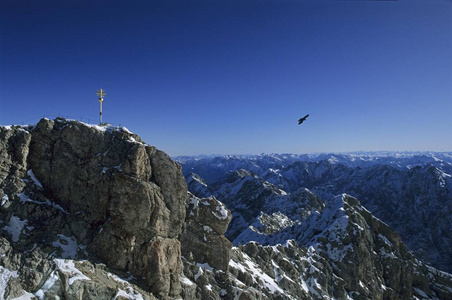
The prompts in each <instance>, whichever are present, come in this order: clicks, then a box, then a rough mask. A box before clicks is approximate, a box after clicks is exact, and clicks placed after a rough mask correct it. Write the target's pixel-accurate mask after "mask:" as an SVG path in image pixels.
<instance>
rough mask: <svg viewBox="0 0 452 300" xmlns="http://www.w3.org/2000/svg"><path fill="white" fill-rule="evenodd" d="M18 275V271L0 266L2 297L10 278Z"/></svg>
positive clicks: (2, 297)
mask: <svg viewBox="0 0 452 300" xmlns="http://www.w3.org/2000/svg"><path fill="white" fill-rule="evenodd" d="M17 277H19V275H18V274H17V271H11V270H9V269H7V268H4V267H2V266H0V299H4V293H5V290H6V286H7V285H8V282H9V280H10V279H11V278H17Z"/></svg>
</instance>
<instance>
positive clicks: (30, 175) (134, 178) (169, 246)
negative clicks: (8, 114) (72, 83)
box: [0, 119, 187, 297]
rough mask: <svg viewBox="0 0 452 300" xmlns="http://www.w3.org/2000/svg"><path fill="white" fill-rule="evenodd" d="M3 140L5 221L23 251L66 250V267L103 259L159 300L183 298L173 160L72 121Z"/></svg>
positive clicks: (183, 193) (179, 187) (0, 177)
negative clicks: (161, 299) (70, 262)
mask: <svg viewBox="0 0 452 300" xmlns="http://www.w3.org/2000/svg"><path fill="white" fill-rule="evenodd" d="M0 137H1V144H0V147H1V159H2V160H1V166H0V188H1V191H2V195H0V196H1V197H2V198H1V199H2V206H1V210H2V215H1V220H2V222H3V224H4V226H3V229H4V230H3V232H4V233H7V234H9V236H10V238H12V242H13V243H15V245H14V246H15V248H16V249H18V250H25V248H26V247H27V246H29V245H35V248H39V249H44V250H43V251H44V253H45V249H46V248H47V249H49V251H50V248H49V247H50V246H52V245H53V246H60V248H61V251H60V254H59V256H60V257H63V258H83V257H86V256H87V255H89V256H91V257H97V259H98V260H100V261H102V262H104V263H105V264H106V265H107V266H108V267H109V268H112V269H116V270H120V271H124V272H130V274H131V275H132V276H134V277H135V278H138V279H139V280H138V281H140V284H141V285H142V286H143V287H145V288H146V289H147V290H149V291H151V292H152V293H153V294H155V295H157V296H159V297H167V296H177V295H179V294H180V293H181V286H180V281H179V277H180V274H181V273H182V261H181V254H180V242H179V240H178V236H179V234H180V233H181V230H182V225H183V223H184V221H185V203H186V201H187V188H186V184H185V180H184V178H183V176H182V173H181V169H180V166H179V165H178V164H176V163H174V162H173V161H172V160H171V159H170V158H169V157H168V155H166V154H165V153H163V152H162V151H159V150H157V149H156V148H154V147H151V146H148V145H146V144H144V143H143V142H142V141H141V140H140V138H139V137H138V136H136V135H134V134H132V133H130V132H128V131H127V130H126V129H124V128H111V127H107V128H106V127H98V126H88V125H86V124H83V123H79V122H75V121H66V120H64V119H56V120H55V121H51V120H47V119H42V120H41V121H40V122H39V123H38V124H37V125H36V126H35V127H28V128H21V127H13V128H1V129H0ZM27 182H28V183H29V184H27ZM30 183H31V184H30ZM19 237H21V238H19ZM21 247H22V248H21ZM71 247H72V248H71ZM48 254H50V253H48ZM57 255H58V254H57ZM141 278H144V282H143V280H141ZM38 287H39V283H38V282H37V286H33V287H31V289H30V290H37V289H38ZM30 290H28V291H30Z"/></svg>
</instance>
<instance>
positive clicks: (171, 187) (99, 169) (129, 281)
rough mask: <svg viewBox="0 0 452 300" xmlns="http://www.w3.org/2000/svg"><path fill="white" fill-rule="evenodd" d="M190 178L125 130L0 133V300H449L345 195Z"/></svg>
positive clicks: (74, 125)
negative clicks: (216, 188) (216, 185)
mask: <svg viewBox="0 0 452 300" xmlns="http://www.w3.org/2000/svg"><path fill="white" fill-rule="evenodd" d="M187 181H188V183H189V187H190V191H191V192H189V191H188V190H187V184H186V180H185V178H184V176H183V174H182V170H181V167H180V165H179V164H177V163H175V162H174V161H173V160H172V159H171V158H170V157H169V156H168V155H166V154H165V153H164V152H162V151H160V150H158V149H156V148H155V147H152V146H150V145H148V144H146V143H145V142H143V141H142V140H141V138H140V137H138V136H137V135H135V134H133V133H131V132H130V131H128V130H127V129H126V128H124V127H112V126H96V125H88V124H84V123H81V122H77V121H70V120H66V119H62V118H57V119H55V120H48V119H42V120H41V121H40V122H39V123H38V124H36V125H30V126H6V127H4V126H0V201H1V205H0V228H1V230H0V299H231V300H232V299H241V300H245V299H452V276H451V275H450V274H448V273H445V272H442V271H439V270H437V269H435V268H433V267H431V266H429V265H427V264H426V263H424V262H422V261H421V260H419V259H417V258H416V257H415V256H414V255H412V254H411V252H410V251H409V250H408V248H407V246H406V245H405V244H404V243H403V242H402V240H401V238H400V236H399V235H398V234H396V233H395V232H394V231H393V230H392V229H391V228H390V227H389V226H388V225H386V224H385V223H383V222H382V221H380V220H379V219H378V218H376V217H375V216H373V214H372V213H371V212H369V211H368V210H367V209H366V208H364V206H362V205H361V203H360V201H359V200H358V199H356V198H354V197H351V196H349V195H347V194H341V195H339V196H336V197H330V198H325V199H323V198H322V197H319V196H317V195H315V194H314V193H313V192H311V191H310V190H308V189H307V188H300V189H298V190H297V191H296V192H293V193H291V194H290V195H287V194H286V193H285V192H284V191H283V190H282V189H281V188H279V187H277V186H275V185H272V184H270V183H268V182H266V181H263V180H261V179H260V178H258V177H256V176H254V175H253V173H251V172H249V171H244V170H243V171H239V172H235V173H233V174H230V175H229V176H228V178H225V179H224V182H223V185H222V187H223V188H222V190H221V192H218V193H217V194H216V195H217V196H215V195H213V194H209V195H207V192H208V191H210V187H208V185H207V183H206V182H205V181H203V180H202V178H200V177H199V176H197V175H196V174H193V175H192V176H191V177H189V178H188V177H187ZM231 195H235V196H234V197H232V196H231ZM237 195H239V196H237ZM223 197H224V199H222V198H223ZM223 200H225V201H226V202H225V201H223ZM224 203H225V204H226V205H225V204H224ZM231 224H232V225H234V226H233V227H234V228H235V230H232V231H230V230H228V228H230V226H231ZM227 237H228V238H227ZM230 240H231V241H233V242H234V244H235V245H236V246H235V247H233V243H232V242H231V241H230Z"/></svg>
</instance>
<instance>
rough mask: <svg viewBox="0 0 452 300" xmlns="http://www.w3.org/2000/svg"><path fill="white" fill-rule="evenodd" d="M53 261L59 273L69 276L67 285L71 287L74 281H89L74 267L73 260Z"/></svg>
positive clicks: (57, 259)
mask: <svg viewBox="0 0 452 300" xmlns="http://www.w3.org/2000/svg"><path fill="white" fill-rule="evenodd" d="M54 261H55V263H56V265H57V268H58V269H59V270H60V271H61V272H63V273H65V274H67V275H69V276H70V277H69V280H68V283H69V285H72V284H73V283H74V282H75V281H76V280H91V279H90V278H89V277H87V276H86V275H84V274H83V273H82V272H81V271H80V270H79V269H77V268H76V267H75V264H74V261H73V260H69V259H59V258H56V259H54Z"/></svg>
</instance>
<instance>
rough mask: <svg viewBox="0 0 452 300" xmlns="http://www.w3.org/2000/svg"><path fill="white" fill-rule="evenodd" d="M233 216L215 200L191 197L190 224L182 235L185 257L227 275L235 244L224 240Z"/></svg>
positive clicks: (188, 215) (188, 222) (212, 198)
mask: <svg viewBox="0 0 452 300" xmlns="http://www.w3.org/2000/svg"><path fill="white" fill-rule="evenodd" d="M230 220H231V212H230V211H229V210H227V209H226V207H225V206H224V205H223V203H221V202H220V201H218V200H217V199H216V198H215V197H210V198H203V199H199V198H197V197H195V196H193V195H191V199H190V202H189V203H188V205H187V220H186V222H185V228H184V230H183V232H182V234H181V237H180V240H181V245H182V255H183V256H184V257H185V258H189V259H190V260H192V261H193V260H194V261H196V262H198V263H207V264H208V265H209V266H210V267H212V268H214V269H217V270H222V271H227V269H228V264H229V256H230V254H229V253H230V249H231V247H232V243H231V242H230V241H229V240H228V239H226V238H225V237H224V233H225V232H226V230H227V227H228V224H229V222H230Z"/></svg>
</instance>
